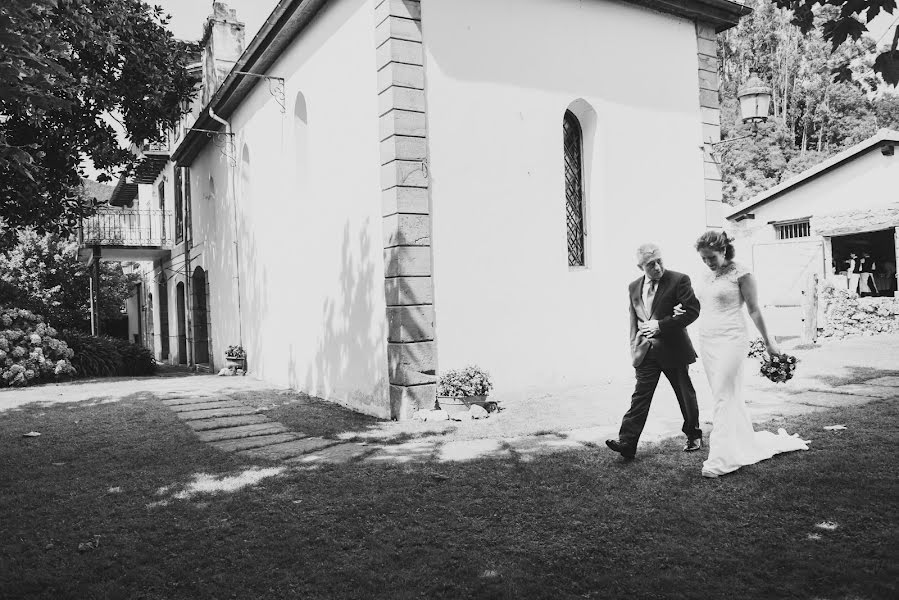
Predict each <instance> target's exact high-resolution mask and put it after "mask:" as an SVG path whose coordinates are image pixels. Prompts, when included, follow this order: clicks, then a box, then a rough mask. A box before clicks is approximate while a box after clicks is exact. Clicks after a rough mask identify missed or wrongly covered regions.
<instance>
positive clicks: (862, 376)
mask: <svg viewBox="0 0 899 600" xmlns="http://www.w3.org/2000/svg"><path fill="white" fill-rule="evenodd" d="M847 371H848V372H847V373H842V374H840V375H829V374H822V375H818V376H817V377H814V379H816V380H818V381H820V382H821V383H824V384H826V385H831V386H838V385H849V384H853V383H864V382H866V381H870V380H872V379H877V378H880V377H899V369H896V370H892V369H875V368H872V367H855V366H852V367H847ZM897 395H899V389H897Z"/></svg>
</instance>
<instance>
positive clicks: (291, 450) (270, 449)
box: [240, 437, 341, 460]
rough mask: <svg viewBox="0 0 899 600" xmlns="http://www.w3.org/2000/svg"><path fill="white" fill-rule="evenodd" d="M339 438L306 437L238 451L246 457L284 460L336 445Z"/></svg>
mask: <svg viewBox="0 0 899 600" xmlns="http://www.w3.org/2000/svg"><path fill="white" fill-rule="evenodd" d="M340 443H341V442H340V441H339V440H326V439H324V438H320V437H308V438H303V439H301V440H294V441H292V442H285V443H283V444H273V445H271V446H265V447H264V448H254V449H252V450H246V451H244V452H240V455H241V456H246V457H248V458H267V459H269V460H284V459H286V458H293V457H295V456H300V455H302V454H308V453H310V452H315V451H316V450H320V449H322V448H326V447H328V446H336V445H337V444H340Z"/></svg>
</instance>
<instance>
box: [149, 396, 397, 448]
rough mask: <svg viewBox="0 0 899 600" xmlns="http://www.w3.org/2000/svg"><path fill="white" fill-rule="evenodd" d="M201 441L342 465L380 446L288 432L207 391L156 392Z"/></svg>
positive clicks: (246, 407) (255, 413)
mask: <svg viewBox="0 0 899 600" xmlns="http://www.w3.org/2000/svg"><path fill="white" fill-rule="evenodd" d="M157 397H159V398H160V399H161V400H162V403H163V404H165V405H166V406H167V407H168V408H169V409H170V410H172V411H174V412H175V413H177V415H178V418H179V419H181V420H182V421H185V422H186V423H187V425H188V426H189V427H190V428H191V429H193V430H194V432H195V433H196V434H197V437H198V438H200V440H202V441H204V442H207V443H209V444H211V445H212V446H213V447H215V448H218V449H219V450H222V451H223V452H235V453H237V454H239V455H241V456H246V457H248V458H264V459H269V460H281V461H284V462H288V463H294V462H298V463H345V462H348V461H350V460H353V459H356V458H358V457H361V456H363V455H365V454H371V453H374V452H377V451H378V450H379V448H380V447H379V446H369V445H368V444H359V443H354V442H341V441H339V440H329V439H325V438H322V437H312V436H307V435H305V434H303V433H300V432H295V431H290V430H289V429H288V428H287V427H285V426H284V425H282V424H281V423H278V422H277V421H272V420H271V419H269V418H268V417H267V416H265V415H264V414H260V412H259V411H258V410H257V409H255V408H252V407H250V406H247V405H245V404H243V403H242V402H240V401H239V400H221V399H217V398H220V396H217V395H214V394H210V393H208V392H180V391H173V392H164V393H160V394H157Z"/></svg>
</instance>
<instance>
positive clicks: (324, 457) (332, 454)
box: [284, 442, 380, 465]
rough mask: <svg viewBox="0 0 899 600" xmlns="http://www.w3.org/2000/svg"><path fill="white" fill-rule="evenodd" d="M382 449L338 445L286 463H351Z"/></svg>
mask: <svg viewBox="0 0 899 600" xmlns="http://www.w3.org/2000/svg"><path fill="white" fill-rule="evenodd" d="M379 449H380V446H367V445H363V444H357V443H355V442H353V443H348V444H338V445H336V446H329V447H327V448H324V449H321V450H317V451H315V452H311V453H309V454H303V455H301V456H296V457H294V458H288V459H287V460H285V461H284V462H286V463H296V464H303V465H317V464H344V463H348V462H351V461H353V460H355V459H357V458H360V457H363V456H366V455H368V454H373V453H375V452H377V451H378V450H379Z"/></svg>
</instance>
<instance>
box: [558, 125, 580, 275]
mask: <svg viewBox="0 0 899 600" xmlns="http://www.w3.org/2000/svg"><path fill="white" fill-rule="evenodd" d="M562 134H563V140H564V152H565V205H566V223H567V234H568V266H569V267H582V266H584V180H583V173H582V169H583V164H582V159H581V156H582V155H583V148H584V142H583V135H582V134H581V124H580V123H579V122H578V120H577V117H575V116H574V113H572V112H571V111H570V110H566V111H565V118H564V119H563V120H562Z"/></svg>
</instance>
